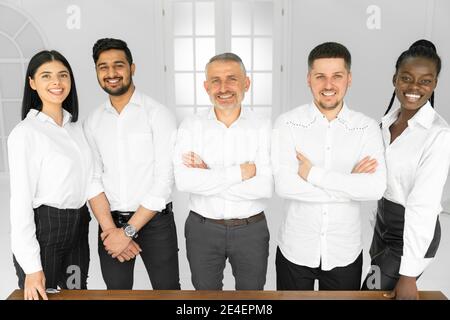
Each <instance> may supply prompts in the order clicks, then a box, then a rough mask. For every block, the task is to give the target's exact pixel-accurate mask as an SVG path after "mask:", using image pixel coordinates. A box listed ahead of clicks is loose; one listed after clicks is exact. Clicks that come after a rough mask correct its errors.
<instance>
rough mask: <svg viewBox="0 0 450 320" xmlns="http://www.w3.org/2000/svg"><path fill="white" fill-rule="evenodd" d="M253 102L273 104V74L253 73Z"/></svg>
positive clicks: (256, 103)
mask: <svg viewBox="0 0 450 320" xmlns="http://www.w3.org/2000/svg"><path fill="white" fill-rule="evenodd" d="M253 104H254V105H258V104H260V105H271V104H272V74H271V73H254V74H253Z"/></svg>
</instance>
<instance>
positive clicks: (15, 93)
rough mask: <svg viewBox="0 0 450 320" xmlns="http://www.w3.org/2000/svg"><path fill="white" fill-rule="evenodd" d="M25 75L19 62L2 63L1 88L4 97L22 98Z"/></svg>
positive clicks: (0, 67)
mask: <svg viewBox="0 0 450 320" xmlns="http://www.w3.org/2000/svg"><path fill="white" fill-rule="evenodd" d="M24 81H25V78H24V75H23V71H22V65H21V64H19V63H0V89H1V97H2V99H7V98H22V92H23V86H24Z"/></svg>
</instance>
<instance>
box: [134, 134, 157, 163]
mask: <svg viewBox="0 0 450 320" xmlns="http://www.w3.org/2000/svg"><path fill="white" fill-rule="evenodd" d="M128 153H129V156H130V161H131V162H132V163H135V164H144V163H152V162H153V158H154V157H153V156H154V153H153V135H152V134H151V133H131V134H129V135H128Z"/></svg>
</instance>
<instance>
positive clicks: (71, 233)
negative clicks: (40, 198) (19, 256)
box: [13, 205, 91, 289]
mask: <svg viewBox="0 0 450 320" xmlns="http://www.w3.org/2000/svg"><path fill="white" fill-rule="evenodd" d="M90 220H91V217H90V214H89V210H88V208H87V206H86V205H84V206H83V207H81V208H80V209H58V208H54V207H49V206H46V205H42V206H40V207H38V208H36V209H34V221H35V223H36V238H37V240H38V242H39V246H40V250H41V263H42V268H43V271H44V275H45V278H46V288H54V289H56V288H57V287H58V286H59V287H60V288H62V289H86V288H87V277H88V269H89V260H90V258H89V239H88V233H89V221H90ZM13 262H14V267H15V268H16V274H17V277H18V279H19V288H21V289H23V288H24V283H25V273H24V271H23V269H22V268H21V267H20V265H19V264H18V263H17V260H16V258H15V257H14V256H13Z"/></svg>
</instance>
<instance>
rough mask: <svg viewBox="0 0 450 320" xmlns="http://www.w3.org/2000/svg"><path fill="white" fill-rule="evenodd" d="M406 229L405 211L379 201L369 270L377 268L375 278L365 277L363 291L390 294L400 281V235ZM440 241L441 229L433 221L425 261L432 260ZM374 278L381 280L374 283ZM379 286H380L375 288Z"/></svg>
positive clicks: (401, 242)
mask: <svg viewBox="0 0 450 320" xmlns="http://www.w3.org/2000/svg"><path fill="white" fill-rule="evenodd" d="M404 228H405V208H404V207H403V206H402V205H401V204H398V203H395V202H392V201H389V200H387V199H385V198H382V199H381V200H379V201H378V207H377V220H376V223H375V230H374V233H373V238H372V244H371V246H370V257H371V264H372V266H377V267H378V268H379V271H380V272H379V273H378V274H375V273H374V274H368V275H367V276H366V279H365V280H364V282H363V284H362V288H361V289H362V290H369V285H368V282H370V288H372V287H374V289H375V290H392V289H394V287H395V285H396V284H397V281H398V279H399V278H400V274H399V270H400V262H401V257H402V255H403V231H404ZM440 239H441V225H440V223H439V218H437V219H436V225H435V229H434V236H433V239H432V241H431V243H430V245H429V247H428V250H427V252H426V253H425V258H433V257H434V256H435V254H436V252H437V249H438V247H439V242H440ZM374 277H380V278H379V281H376V279H375V278H374ZM376 283H379V286H378V287H377V286H376Z"/></svg>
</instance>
